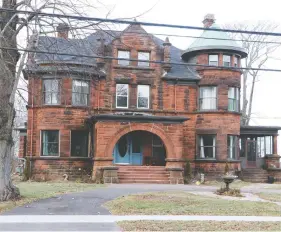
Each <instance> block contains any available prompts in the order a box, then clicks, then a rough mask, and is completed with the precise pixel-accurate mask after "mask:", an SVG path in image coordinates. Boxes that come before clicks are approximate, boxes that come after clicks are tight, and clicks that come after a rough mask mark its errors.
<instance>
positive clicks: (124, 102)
mask: <svg viewBox="0 0 281 232" xmlns="http://www.w3.org/2000/svg"><path fill="white" fill-rule="evenodd" d="M128 103H129V85H128V84H117V85H116V108H128Z"/></svg>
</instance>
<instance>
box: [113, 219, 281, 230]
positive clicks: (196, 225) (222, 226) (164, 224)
mask: <svg viewBox="0 0 281 232" xmlns="http://www.w3.org/2000/svg"><path fill="white" fill-rule="evenodd" d="M118 225H119V226H120V227H121V228H122V229H123V231H280V230H281V223H280V222H254V223H253V222H215V221H201V222H198V221H190V222H185V221H124V222H118Z"/></svg>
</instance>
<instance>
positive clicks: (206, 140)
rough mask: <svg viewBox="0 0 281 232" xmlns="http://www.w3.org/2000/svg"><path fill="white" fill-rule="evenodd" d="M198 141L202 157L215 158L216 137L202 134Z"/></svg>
mask: <svg viewBox="0 0 281 232" xmlns="http://www.w3.org/2000/svg"><path fill="white" fill-rule="evenodd" d="M198 142H199V144H198V149H199V155H200V158H215V151H216V137H215V136H214V135H201V136H199V141H198Z"/></svg>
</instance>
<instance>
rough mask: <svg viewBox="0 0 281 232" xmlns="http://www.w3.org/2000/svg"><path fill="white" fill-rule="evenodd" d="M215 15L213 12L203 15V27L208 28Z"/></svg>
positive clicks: (213, 21) (212, 22)
mask: <svg viewBox="0 0 281 232" xmlns="http://www.w3.org/2000/svg"><path fill="white" fill-rule="evenodd" d="M215 21H216V20H215V15H214V14H207V15H205V17H204V20H203V24H204V27H205V28H209V27H210V26H212V25H213V24H214V23H215Z"/></svg>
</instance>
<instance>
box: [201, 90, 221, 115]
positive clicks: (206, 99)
mask: <svg viewBox="0 0 281 232" xmlns="http://www.w3.org/2000/svg"><path fill="white" fill-rule="evenodd" d="M199 105H200V109H201V110H209V109H216V108H217V91H216V87H201V88H200V99H199Z"/></svg>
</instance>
